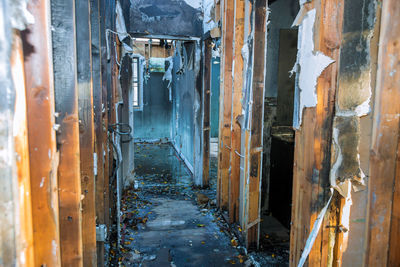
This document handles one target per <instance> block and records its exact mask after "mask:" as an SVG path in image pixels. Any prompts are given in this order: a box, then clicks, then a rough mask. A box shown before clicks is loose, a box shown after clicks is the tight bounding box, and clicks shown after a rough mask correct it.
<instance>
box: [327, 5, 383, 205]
mask: <svg viewBox="0 0 400 267" xmlns="http://www.w3.org/2000/svg"><path fill="white" fill-rule="evenodd" d="M360 7H362V8H361V9H360ZM375 16H376V2H375V0H354V1H346V2H345V6H344V20H343V41H342V44H341V51H340V59H341V60H340V68H339V75H338V89H337V97H336V112H335V117H334V123H333V129H334V133H336V135H335V134H334V136H333V140H332V160H331V161H332V169H331V172H330V181H331V184H332V185H333V186H337V187H340V186H339V184H342V183H343V182H345V181H346V180H350V181H351V182H352V185H353V188H354V190H355V191H358V190H361V189H364V188H365V186H366V185H365V181H364V178H365V175H364V173H363V171H362V169H361V164H360V155H359V146H360V136H361V134H362V133H361V132H360V118H361V117H363V116H365V115H368V114H369V113H370V110H371V107H370V101H371V97H372V88H371V83H372V74H371V71H372V64H373V63H372V62H371V54H370V53H371V47H370V42H371V38H372V37H373V34H374V27H375ZM339 191H340V190H339ZM342 195H343V194H342ZM343 197H346V196H345V195H343Z"/></svg>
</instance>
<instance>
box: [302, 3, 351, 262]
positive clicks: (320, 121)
mask: <svg viewBox="0 0 400 267" xmlns="http://www.w3.org/2000/svg"><path fill="white" fill-rule="evenodd" d="M314 7H315V8H317V9H318V14H319V16H318V20H317V21H316V23H315V30H314V31H315V32H316V41H315V49H317V50H318V51H321V52H322V53H324V54H325V55H326V56H329V57H330V58H332V59H333V60H334V63H332V64H331V65H329V66H328V67H327V68H326V69H325V70H324V71H323V72H322V74H321V75H320V77H319V78H318V81H317V98H318V100H317V107H316V110H315V112H316V114H315V116H316V120H315V130H314V135H313V136H314V141H313V142H314V144H313V153H314V162H313V165H314V169H313V175H314V174H315V175H314V176H315V178H317V179H318V184H316V185H313V194H312V197H311V198H312V199H311V201H312V203H311V207H313V206H314V207H316V210H314V211H311V221H310V223H311V224H310V225H309V230H310V231H311V229H312V226H313V223H314V221H315V219H316V217H317V216H318V213H319V211H320V210H321V209H322V208H323V206H324V205H325V203H326V201H327V198H328V196H329V191H328V190H329V171H330V166H331V164H330V162H331V142H332V131H333V129H332V123H333V116H334V99H335V94H336V91H337V79H338V78H337V77H338V69H339V58H340V45H341V42H342V28H343V27H342V24H343V8H344V1H343V0H320V1H317V2H316V4H315V6H314ZM304 126H305V127H307V126H306V125H305V124H304ZM314 170H315V171H314ZM317 173H318V175H319V177H318V176H317ZM337 198H338V199H337V201H333V202H332V203H333V205H332V208H331V212H332V213H331V215H332V216H331V217H330V219H329V220H325V221H324V224H323V225H322V227H321V231H320V233H319V235H318V237H317V239H316V241H315V243H314V246H313V248H312V250H311V252H310V255H309V265H310V266H313V265H314V264H318V265H321V266H325V265H327V260H328V254H327V252H328V246H329V244H330V243H331V242H329V241H328V240H329V239H330V238H333V239H334V240H333V242H334V243H335V242H336V243H335V245H339V246H340V244H341V240H340V239H341V237H342V236H340V233H339V232H337V231H336V229H335V228H332V227H326V226H328V225H337V223H338V222H340V221H339V220H340V217H338V216H340V213H338V214H335V213H334V212H335V211H336V209H340V208H341V203H342V202H341V200H342V199H341V197H340V196H339V195H337ZM321 200H322V201H321ZM335 200H336V198H335ZM342 204H343V203H342ZM337 205H340V206H337ZM337 257H341V255H340V250H336V253H335V254H334V255H333V261H336V260H337Z"/></svg>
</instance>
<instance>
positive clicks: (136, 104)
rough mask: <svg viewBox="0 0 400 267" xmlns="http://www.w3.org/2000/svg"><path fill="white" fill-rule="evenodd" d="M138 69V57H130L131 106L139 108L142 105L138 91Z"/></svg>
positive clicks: (140, 93) (140, 94)
mask: <svg viewBox="0 0 400 267" xmlns="http://www.w3.org/2000/svg"><path fill="white" fill-rule="evenodd" d="M139 73H140V70H139V58H137V57H134V58H132V89H133V108H134V109H141V107H142V92H140V75H139Z"/></svg>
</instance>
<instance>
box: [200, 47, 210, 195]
mask: <svg viewBox="0 0 400 267" xmlns="http://www.w3.org/2000/svg"><path fill="white" fill-rule="evenodd" d="M211 45H212V43H211V39H207V40H206V41H204V68H203V73H204V75H203V77H204V78H203V110H204V117H203V182H202V186H203V187H207V186H208V185H209V177H210V173H209V171H210V131H211V121H210V115H211V114H210V112H211V110H210V108H211V61H212V46H211Z"/></svg>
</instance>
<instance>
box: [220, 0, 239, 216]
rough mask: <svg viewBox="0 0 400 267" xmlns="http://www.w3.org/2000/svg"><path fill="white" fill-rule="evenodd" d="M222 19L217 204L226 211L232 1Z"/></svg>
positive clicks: (225, 9)
mask: <svg viewBox="0 0 400 267" xmlns="http://www.w3.org/2000/svg"><path fill="white" fill-rule="evenodd" d="M223 2H224V7H223V10H224V11H223V17H222V45H221V47H222V57H221V59H222V64H221V91H220V116H219V118H220V124H219V135H218V136H219V147H218V192H217V195H218V197H217V200H218V201H217V203H218V206H219V207H220V208H221V209H223V210H227V209H228V203H229V167H230V153H231V145H232V144H231V121H232V85H233V81H232V75H233V74H232V62H233V32H234V27H233V24H234V8H235V3H234V1H228V0H225V1H223Z"/></svg>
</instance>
